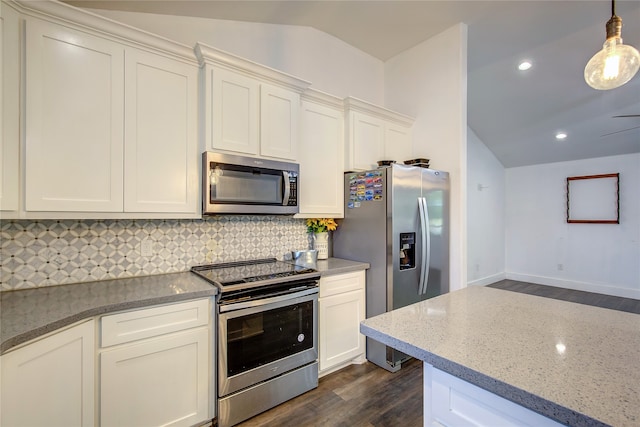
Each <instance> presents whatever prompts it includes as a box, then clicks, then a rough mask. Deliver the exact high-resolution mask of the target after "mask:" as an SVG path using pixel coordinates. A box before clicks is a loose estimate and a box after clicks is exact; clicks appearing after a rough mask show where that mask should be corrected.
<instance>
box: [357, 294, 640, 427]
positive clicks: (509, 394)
mask: <svg viewBox="0 0 640 427" xmlns="http://www.w3.org/2000/svg"><path fill="white" fill-rule="evenodd" d="M360 330H361V332H362V333H363V334H364V335H367V336H369V337H371V338H374V339H376V340H378V341H380V342H382V343H384V344H386V345H389V346H391V347H394V348H396V349H398V350H400V351H403V352H405V353H407V354H409V355H411V356H413V357H415V358H417V359H420V360H423V361H425V362H427V363H429V364H431V365H433V366H434V367H435V368H437V369H440V370H442V371H445V372H447V373H449V374H452V375H454V376H456V377H458V378H461V379H463V380H465V381H467V382H469V383H471V384H475V385H477V386H479V387H481V388H483V389H485V390H488V391H490V392H492V393H494V394H496V395H498V396H501V397H503V398H506V399H508V400H511V401H513V402H515V403H517V404H519V405H522V406H524V407H526V408H528V409H531V410H533V411H535V412H538V413H540V414H542V415H544V416H547V417H549V418H552V419H554V420H556V421H558V422H560V423H563V424H566V425H571V426H600V425H611V426H619V427H624V426H629V427H631V426H636V427H637V426H640V315H637V314H632V313H626V312H621V311H615V310H609V309H604V308H598V307H592V306H587V305H582V304H576V303H571V302H566V301H559V300H553V299H549V298H542V297H536V296H532V295H526V294H520V293H516V292H511V291H505V290H500V289H493V288H485V287H470V288H466V289H462V290H459V291H455V292H452V293H449V294H445V295H441V296H439V297H436V298H433V299H430V300H427V301H423V302H420V303H417V304H413V305H411V306H408V307H404V308H401V309H398V310H394V311H392V312H389V313H385V314H382V315H379V316H376V317H373V318H370V319H366V320H365V321H363V322H362V323H361V326H360Z"/></svg>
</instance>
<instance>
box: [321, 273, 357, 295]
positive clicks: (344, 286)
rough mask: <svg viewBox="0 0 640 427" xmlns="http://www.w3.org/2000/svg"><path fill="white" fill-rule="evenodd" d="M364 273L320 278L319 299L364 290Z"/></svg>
mask: <svg viewBox="0 0 640 427" xmlns="http://www.w3.org/2000/svg"><path fill="white" fill-rule="evenodd" d="M364 284H365V272H364V270H363V271H356V272H353V273H345V274H336V275H334V276H322V277H321V278H320V298H323V297H328V296H330V295H335V294H341V293H343V292H349V291H356V290H360V289H364Z"/></svg>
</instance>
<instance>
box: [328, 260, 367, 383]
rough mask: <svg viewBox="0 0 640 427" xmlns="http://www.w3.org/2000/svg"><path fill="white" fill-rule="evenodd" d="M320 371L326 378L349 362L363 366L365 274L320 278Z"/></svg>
mask: <svg viewBox="0 0 640 427" xmlns="http://www.w3.org/2000/svg"><path fill="white" fill-rule="evenodd" d="M318 306H319V314H318V317H319V322H318V323H319V326H318V329H319V332H318V335H319V340H318V341H319V361H320V366H319V372H320V375H326V374H328V373H330V372H333V371H335V370H337V369H339V368H342V367H344V366H345V365H347V364H349V363H352V362H354V363H363V362H364V353H365V337H364V335H362V334H361V333H360V329H359V328H360V322H361V321H362V320H364V318H365V315H366V313H365V271H364V270H362V271H356V272H350V273H343V274H335V275H328V276H325V275H323V276H322V277H321V278H320V297H319V299H318Z"/></svg>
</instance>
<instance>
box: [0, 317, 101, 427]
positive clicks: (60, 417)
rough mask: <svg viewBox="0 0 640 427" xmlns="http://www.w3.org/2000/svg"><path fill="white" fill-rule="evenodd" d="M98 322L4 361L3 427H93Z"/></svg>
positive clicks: (28, 347)
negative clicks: (95, 327) (95, 326)
mask: <svg viewBox="0 0 640 427" xmlns="http://www.w3.org/2000/svg"><path fill="white" fill-rule="evenodd" d="M94 336H95V332H94V321H93V320H90V321H87V322H84V323H82V324H79V325H77V326H72V327H70V328H68V329H65V330H63V331H61V332H58V333H56V334H53V335H50V336H48V337H46V338H43V339H41V340H38V341H35V342H33V343H30V344H28V345H25V346H23V347H20V348H18V349H16V350H13V351H10V352H8V353H6V354H4V355H2V357H1V358H0V360H1V364H2V407H1V409H0V424H1V425H3V426H7V427H9V426H11V427H18V426H52V427H53V426H59V427H69V426H93V425H94V424H95V419H94V414H95V411H94V396H95V394H94V385H95V382H94V381H95V380H94V378H95V376H94V372H95V369H94V368H95V344H94Z"/></svg>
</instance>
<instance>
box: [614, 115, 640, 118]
mask: <svg viewBox="0 0 640 427" xmlns="http://www.w3.org/2000/svg"><path fill="white" fill-rule="evenodd" d="M621 117H640V114H622V115H620V116H612V118H614V119H619V118H621Z"/></svg>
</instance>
